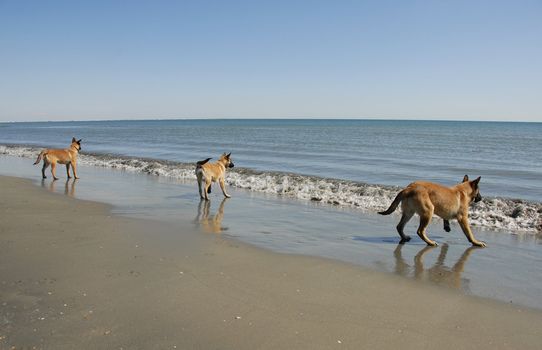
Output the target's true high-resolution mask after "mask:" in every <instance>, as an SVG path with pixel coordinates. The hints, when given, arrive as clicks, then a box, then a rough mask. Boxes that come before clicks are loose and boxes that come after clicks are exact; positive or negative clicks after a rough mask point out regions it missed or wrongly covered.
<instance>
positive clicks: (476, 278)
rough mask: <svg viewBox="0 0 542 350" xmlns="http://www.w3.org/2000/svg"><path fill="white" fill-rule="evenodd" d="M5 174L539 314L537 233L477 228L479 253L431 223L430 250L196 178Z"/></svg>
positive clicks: (355, 215) (376, 225)
mask: <svg viewBox="0 0 542 350" xmlns="http://www.w3.org/2000/svg"><path fill="white" fill-rule="evenodd" d="M59 170H61V169H59ZM60 174H61V175H60ZM0 175H11V176H19V177H26V178H30V179H32V180H34V181H35V183H36V184H37V185H38V186H42V187H44V188H45V189H47V190H50V191H53V192H57V193H63V194H65V195H68V196H74V197H75V198H80V199H87V200H94V201H101V202H105V203H109V204H111V205H113V212H114V213H116V214H120V215H127V216H134V217H140V218H146V219H155V220H164V221H170V222H184V223H186V222H190V223H192V224H193V225H194V226H196V227H198V228H199V229H200V230H201V231H202V232H205V233H207V234H222V235H225V236H228V237H231V238H234V239H238V240H240V241H243V242H246V243H249V244H252V245H255V246H258V247H262V248H266V249H271V250H274V251H277V252H283V253H293V254H303V255H312V256H319V257H323V258H331V259H337V260H341V261H345V262H348V263H352V264H357V265H361V266H366V267H369V268H371V269H376V270H379V271H384V272H390V273H395V274H398V275H402V276H405V277H407V278H412V279H415V280H419V281H425V282H429V283H434V284H438V285H441V286H445V287H449V288H453V289H457V290H460V291H462V292H463V293H466V294H472V295H478V296H483V297H489V298H493V299H498V300H501V301H504V302H512V303H518V304H522V305H527V306H531V307H535V308H539V309H542V299H541V298H540V295H542V281H540V280H539V279H538V278H537V277H538V276H540V275H541V274H542V264H540V263H541V262H542V237H540V236H539V235H536V234H521V233H519V234H515V233H510V232H502V231H489V230H480V229H475V236H476V237H477V238H478V239H481V240H484V241H486V242H487V243H488V248H486V249H476V248H471V247H470V245H469V244H468V242H467V241H466V239H465V237H464V236H463V234H462V233H461V231H460V229H459V227H458V226H457V225H453V226H452V232H450V233H446V232H444V231H443V230H442V227H441V225H442V221H441V220H438V219H435V220H434V222H433V224H432V225H431V227H430V229H429V234H430V237H432V238H434V239H435V240H437V241H438V242H439V243H440V246H439V247H436V248H428V247H426V246H425V244H424V243H423V242H422V241H421V240H419V239H418V238H417V237H413V239H412V241H411V242H409V243H408V244H406V245H398V244H397V243H398V241H399V239H398V236H397V234H396V232H395V225H396V221H397V220H398V217H397V216H391V217H381V216H378V215H376V214H372V213H360V212H359V211H355V210H351V209H347V208H337V207H330V206H326V205H322V204H318V203H314V202H301V201H296V200H291V199H288V198H285V197H279V196H275V195H269V194H260V193H254V192H248V191H244V190H240V189H233V188H232V189H230V192H231V194H232V195H233V198H231V199H228V200H223V199H222V195H221V193H220V191H219V189H218V187H216V188H214V192H213V194H212V197H211V201H209V202H201V201H200V200H199V197H198V195H197V190H196V185H195V183H193V182H191V181H181V180H176V179H171V178H163V177H157V176H151V175H141V174H134V173H130V172H123V171H119V170H111V169H104V168H97V167H87V166H81V167H80V176H81V179H80V180H77V181H74V180H70V181H66V179H65V174H64V172H60V171H59V175H60V176H61V179H60V180H58V181H51V180H50V179H46V180H44V181H42V180H41V177H40V176H39V175H40V172H39V169H38V167H33V166H32V162H31V161H29V160H28V159H24V158H17V157H10V156H0ZM416 224H417V220H416V219H413V220H412V221H411V223H410V224H409V225H408V226H407V230H408V231H409V232H411V235H412V233H413V232H414V230H415V227H416ZM156 239H160V237H157V238H156Z"/></svg>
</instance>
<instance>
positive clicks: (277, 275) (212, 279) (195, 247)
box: [0, 177, 542, 349]
mask: <svg viewBox="0 0 542 350" xmlns="http://www.w3.org/2000/svg"><path fill="white" fill-rule="evenodd" d="M0 198H1V199H0V212H1V217H0V223H1V224H0V251H1V252H2V254H1V255H0V261H1V263H0V276H1V278H0V291H1V292H0V295H1V296H2V297H1V304H0V310H1V319H0V349H4V348H5V349H10V348H11V347H12V346H14V347H15V348H17V349H19V348H26V347H29V348H32V346H36V348H43V349H73V348H87V349H97V348H101V349H120V348H123V349H168V348H170V349H173V348H177V349H183V348H184V349H193V348H201V349H255V348H258V349H281V348H282V349H284V348H307V349H308V348H310V349H319V348H320V349H329V348H348V349H357V348H369V347H370V348H398V347H401V348H437V347H439V348H449V349H452V348H454V349H456V348H473V349H474V348H477V349H479V348H492V349H495V348H522V349H527V348H533V349H534V348H539V346H540V341H541V340H542V336H540V332H539V325H540V324H541V321H542V312H540V311H537V310H530V309H527V308H522V307H517V306H514V305H506V304H503V303H499V302H494V301H490V300H485V299H482V298H475V297H467V296H464V295H461V294H460V293H455V292H453V291H449V290H445V289H442V288H436V287H431V286H427V285H421V284H419V283H413V282H412V281H409V280H406V279H401V278H398V277H396V276H391V275H387V274H381V273H377V272H372V271H369V270H365V269H362V268H359V267H356V266H351V265H347V264H342V263H337V262H334V261H329V260H325V259H318V258H310V257H299V256H290V255H281V254H276V253H272V252H267V251H263V250H260V249H257V248H252V247H250V246H246V245H244V244H240V243H237V242H234V241H231V240H228V239H223V238H221V237H220V236H213V235H203V234H202V233H200V232H197V231H196V230H195V229H194V227H190V226H186V227H182V226H179V225H168V224H164V223H155V222H152V221H142V220H137V219H130V218H122V217H116V216H111V214H110V211H109V210H110V208H109V207H108V206H106V205H102V204H99V203H94V202H86V201H80V200H75V199H73V198H69V197H66V196H61V195H56V194H53V193H49V192H47V191H45V190H43V189H40V188H38V187H36V186H34V185H32V183H31V182H30V181H28V180H22V179H18V178H10V177H0ZM158 235H159V237H160V239H156V237H158Z"/></svg>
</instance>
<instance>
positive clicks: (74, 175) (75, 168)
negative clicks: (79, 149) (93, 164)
mask: <svg viewBox="0 0 542 350" xmlns="http://www.w3.org/2000/svg"><path fill="white" fill-rule="evenodd" d="M70 164H71V165H72V172H73V177H74V178H76V179H78V178H79V177H78V176H77V165H76V164H75V162H71V163H70Z"/></svg>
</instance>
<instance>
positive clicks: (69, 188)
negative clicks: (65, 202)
mask: <svg viewBox="0 0 542 350" xmlns="http://www.w3.org/2000/svg"><path fill="white" fill-rule="evenodd" d="M70 182H71V185H70ZM76 182H77V180H71V181H70V179H66V182H65V183H64V194H65V195H66V196H68V197H74V196H75V183H76ZM56 185H57V181H56V180H53V181H51V183H50V184H49V186H48V187H47V186H46V184H45V179H42V180H41V187H43V188H47V189H48V190H49V191H51V192H56Z"/></svg>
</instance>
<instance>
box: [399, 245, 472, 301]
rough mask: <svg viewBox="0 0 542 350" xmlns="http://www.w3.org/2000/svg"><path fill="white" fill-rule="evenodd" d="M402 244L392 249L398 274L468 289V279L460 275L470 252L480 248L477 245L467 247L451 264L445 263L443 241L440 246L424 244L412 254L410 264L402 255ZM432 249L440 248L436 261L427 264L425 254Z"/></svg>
mask: <svg viewBox="0 0 542 350" xmlns="http://www.w3.org/2000/svg"><path fill="white" fill-rule="evenodd" d="M403 247H404V244H398V245H397V247H396V248H395V249H394V250H393V257H394V260H395V266H394V271H393V272H394V273H395V274H397V275H400V276H405V277H410V278H414V279H416V280H421V281H426V282H431V283H434V284H437V285H440V286H444V287H448V288H452V289H458V290H463V291H469V290H470V286H469V284H470V280H469V279H467V278H463V277H462V273H463V271H464V269H465V265H466V263H467V261H468V260H469V257H470V256H471V254H472V253H473V252H474V251H475V250H477V249H480V248H479V247H468V248H467V249H465V251H463V254H461V256H460V257H459V258H458V259H457V261H456V262H455V263H454V264H453V265H446V263H445V261H446V255H447V254H448V250H449V246H448V244H446V243H444V244H442V245H441V246H440V247H432V246H425V247H423V248H422V249H421V250H419V251H418V253H417V254H416V255H415V256H414V258H413V261H412V264H409V263H407V262H406V260H405V259H404V257H403V254H402V249H403ZM434 249H440V251H439V254H438V256H437V259H436V261H435V262H434V263H433V264H432V265H430V266H427V264H426V263H425V262H424V258H425V255H426V254H427V253H428V252H430V251H431V250H434Z"/></svg>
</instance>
